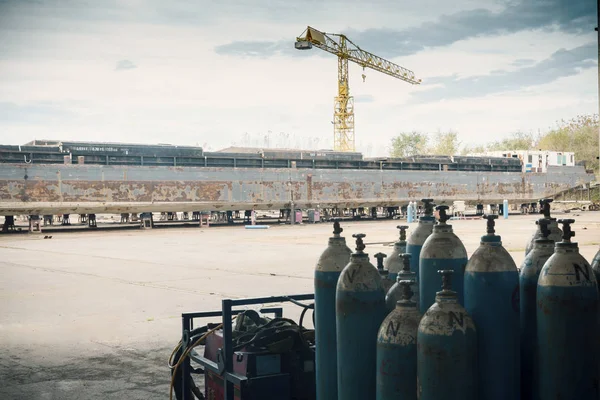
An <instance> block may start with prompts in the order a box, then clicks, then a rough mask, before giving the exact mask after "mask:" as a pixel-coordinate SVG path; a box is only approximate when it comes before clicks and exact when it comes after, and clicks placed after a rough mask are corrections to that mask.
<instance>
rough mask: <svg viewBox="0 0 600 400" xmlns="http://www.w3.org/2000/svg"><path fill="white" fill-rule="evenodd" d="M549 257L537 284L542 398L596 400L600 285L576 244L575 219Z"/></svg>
mask: <svg viewBox="0 0 600 400" xmlns="http://www.w3.org/2000/svg"><path fill="white" fill-rule="evenodd" d="M558 222H560V223H562V224H563V240H562V241H561V242H558V243H556V245H555V249H554V254H553V255H552V256H551V257H550V258H549V259H548V261H546V264H544V267H543V268H542V272H541V273H540V278H539V280H538V287H537V304H538V309H537V328H538V329H537V342H538V368H539V385H538V388H537V391H538V393H539V399H540V400H555V399H577V400H592V399H593V400H597V399H598V397H599V391H598V356H599V354H598V334H599V331H598V317H597V315H598V287H597V283H596V277H595V276H594V273H593V272H592V268H591V266H590V264H589V263H588V262H587V261H586V260H585V258H583V257H582V256H581V254H579V248H578V246H577V243H574V242H571V237H573V236H575V233H574V232H572V231H571V226H570V225H571V224H572V223H574V222H575V220H572V219H565V220H560V221H558Z"/></svg>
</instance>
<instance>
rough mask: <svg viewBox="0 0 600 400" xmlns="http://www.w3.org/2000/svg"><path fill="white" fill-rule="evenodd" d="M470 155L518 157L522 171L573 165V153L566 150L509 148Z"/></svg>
mask: <svg viewBox="0 0 600 400" xmlns="http://www.w3.org/2000/svg"><path fill="white" fill-rule="evenodd" d="M470 155H473V156H490V157H505V158H518V159H519V160H521V162H522V163H523V172H548V167H549V166H565V167H574V166H575V153H572V152H568V151H541V150H510V151H488V152H485V153H477V154H470Z"/></svg>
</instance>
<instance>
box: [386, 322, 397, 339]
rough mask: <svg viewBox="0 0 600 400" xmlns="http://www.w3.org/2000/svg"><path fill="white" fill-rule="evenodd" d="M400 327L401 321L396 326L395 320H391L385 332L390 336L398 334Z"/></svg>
mask: <svg viewBox="0 0 600 400" xmlns="http://www.w3.org/2000/svg"><path fill="white" fill-rule="evenodd" d="M398 329H400V323H399V322H398V324H397V325H396V326H395V327H394V321H390V323H389V324H388V326H387V329H386V331H385V334H386V335H388V336H396V335H398Z"/></svg>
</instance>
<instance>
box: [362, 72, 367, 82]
mask: <svg viewBox="0 0 600 400" xmlns="http://www.w3.org/2000/svg"><path fill="white" fill-rule="evenodd" d="M366 77H367V76H366V75H365V74H362V78H363V83H364V82H365V78H366Z"/></svg>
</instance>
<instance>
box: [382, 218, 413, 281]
mask: <svg viewBox="0 0 600 400" xmlns="http://www.w3.org/2000/svg"><path fill="white" fill-rule="evenodd" d="M396 228H398V229H399V230H400V238H399V239H398V241H397V242H396V243H394V250H393V251H392V254H390V256H389V257H388V259H387V260H385V268H386V269H387V270H388V271H389V272H390V279H391V280H392V282H396V277H397V275H398V272H400V270H401V269H402V262H401V260H400V257H399V256H400V254H402V253H406V230H407V229H408V226H406V225H398V226H397V227H396Z"/></svg>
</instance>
